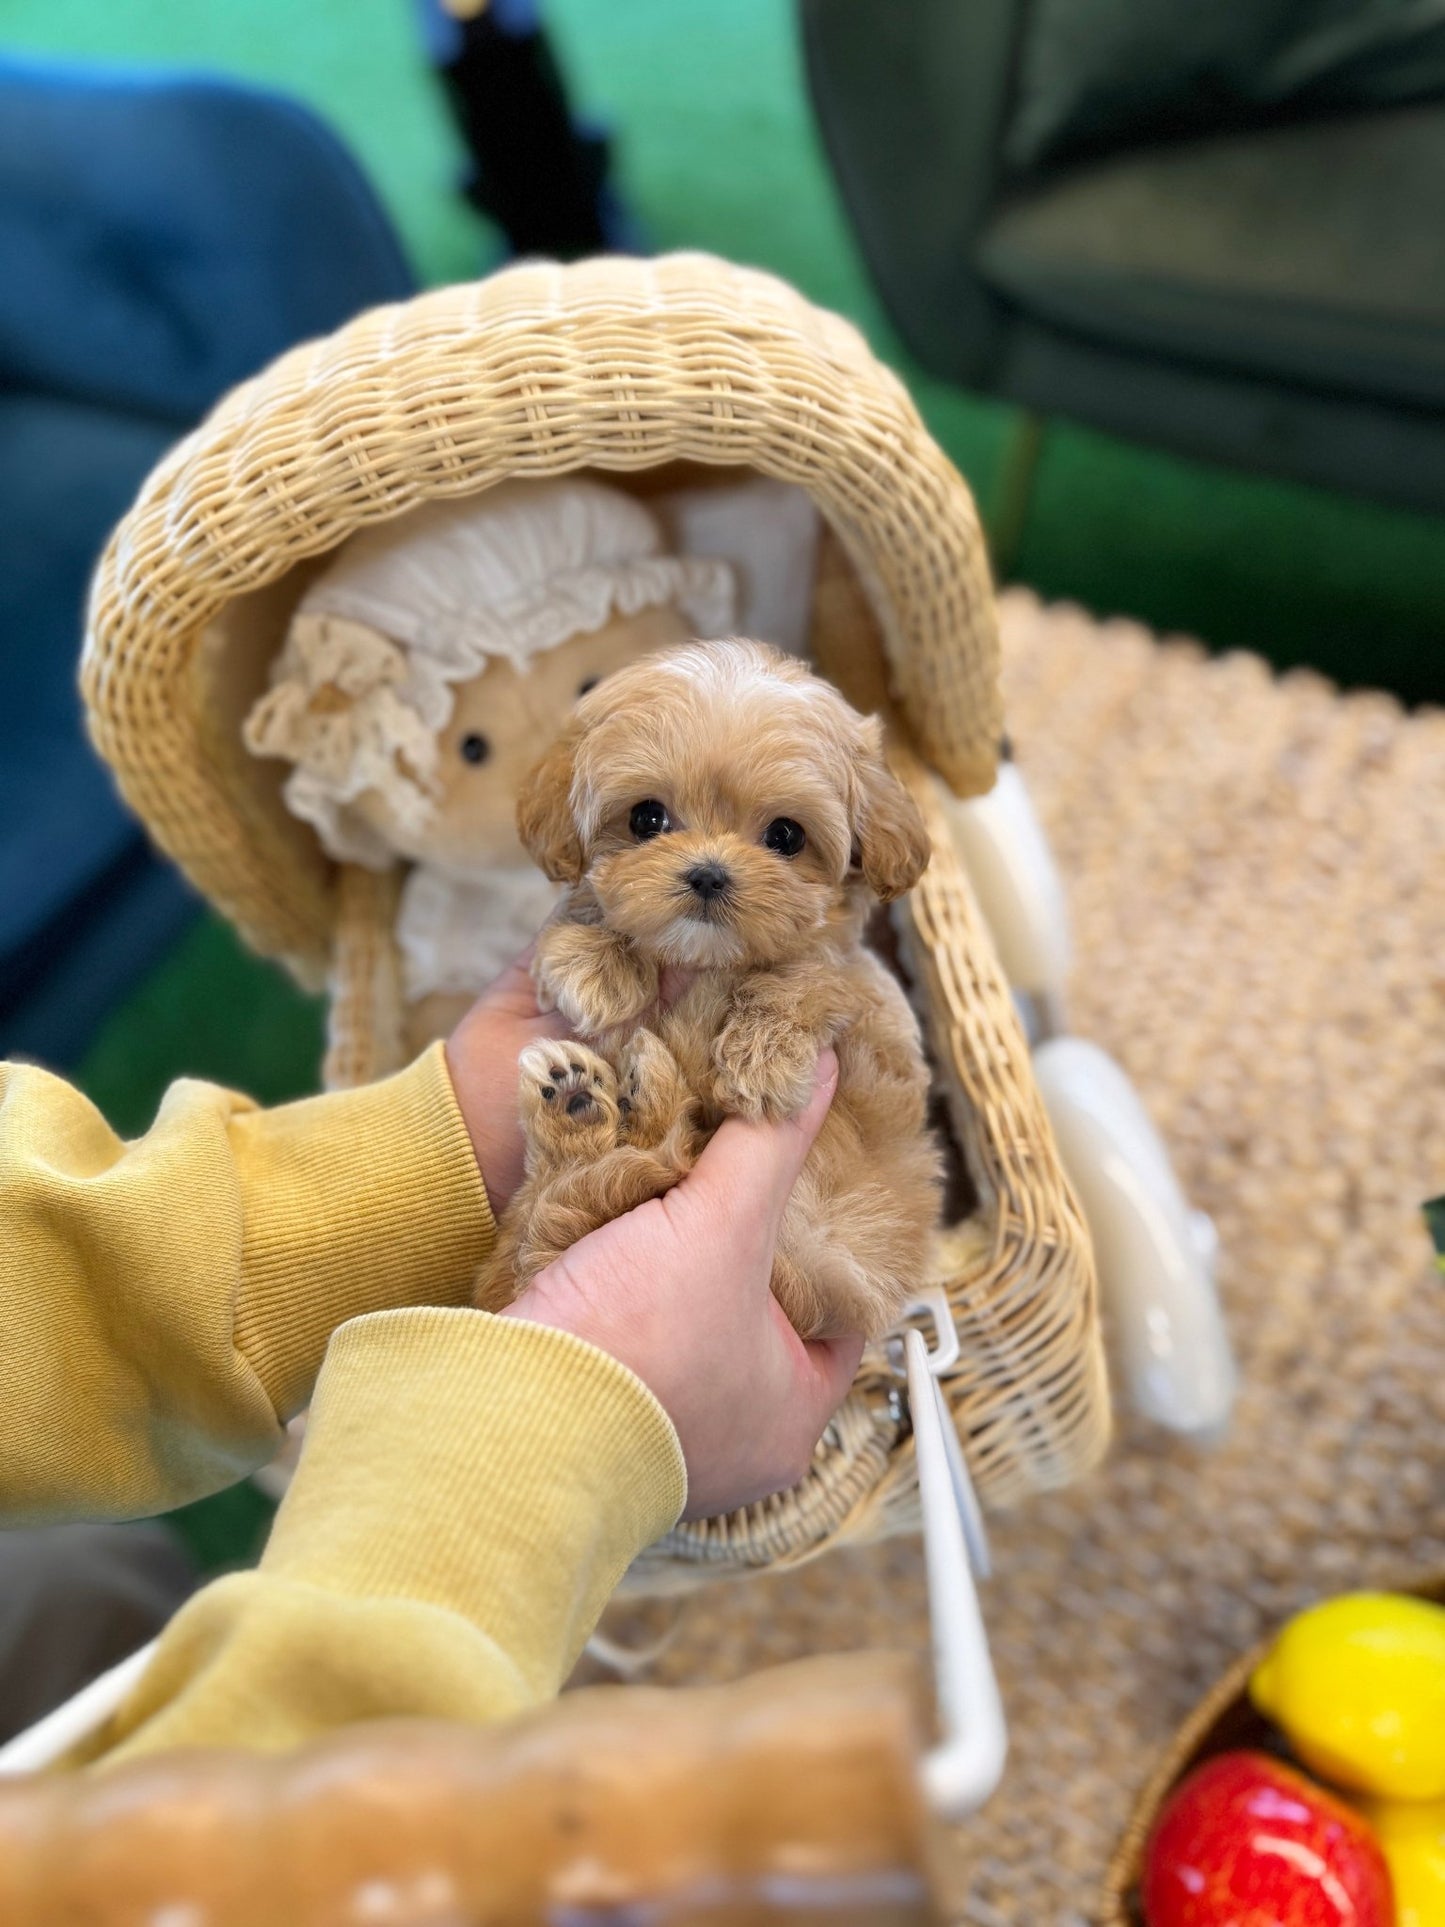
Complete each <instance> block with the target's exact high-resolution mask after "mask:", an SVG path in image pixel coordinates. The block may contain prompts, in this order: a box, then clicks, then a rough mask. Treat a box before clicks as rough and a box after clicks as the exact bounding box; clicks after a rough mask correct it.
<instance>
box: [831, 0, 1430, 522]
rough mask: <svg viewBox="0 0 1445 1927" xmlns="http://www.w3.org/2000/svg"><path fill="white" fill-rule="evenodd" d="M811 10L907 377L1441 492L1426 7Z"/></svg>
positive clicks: (1402, 499)
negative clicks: (918, 374) (924, 376)
mask: <svg viewBox="0 0 1445 1927" xmlns="http://www.w3.org/2000/svg"><path fill="white" fill-rule="evenodd" d="M800 7H801V18H802V26H803V41H804V48H805V58H806V63H807V70H808V75H809V82H810V86H811V90H812V96H813V101H814V104H815V108H816V112H817V116H818V120H819V122H820V124H821V128H822V132H823V137H824V140H825V143H826V145H827V148H828V151H829V154H830V156H831V159H832V163H833V167H834V170H835V172H836V175H837V179H838V182H839V185H840V188H841V191H842V195H843V199H844V201H845V203H846V205H847V208H848V210H849V212H850V215H851V217H852V220H853V222H854V224H855V226H856V229H857V232H858V235H859V238H860V241H861V244H862V247H863V251H864V254H865V256H866V257H867V260H868V263H869V265H870V268H871V270H872V273H873V275H874V277H875V279H876V281H877V284H878V287H879V289H880V292H881V294H882V296H883V299H884V302H885V304H886V306H887V308H888V310H889V312H890V314H891V316H892V318H893V320H894V322H895V324H896V325H897V327H898V329H899V330H900V332H901V334H902V335H903V337H904V339H905V340H906V342H907V343H908V345H909V347H910V348H911V349H912V350H913V352H914V353H915V354H916V355H917V357H918V358H919V360H920V361H921V362H922V363H923V364H924V365H925V367H927V368H928V369H930V370H931V371H933V372H935V373H937V374H939V375H942V376H945V377H947V378H950V379H952V380H955V381H958V382H960V383H964V384H967V385H968V386H969V387H972V388H974V389H977V390H980V391H983V392H987V393H991V394H995V395H998V396H1000V397H1003V398H1006V399H1008V400H1012V401H1015V402H1018V403H1022V404H1023V405H1024V407H1025V408H1026V409H1028V410H1030V411H1035V412H1036V413H1037V414H1038V415H1042V414H1058V415H1065V416H1071V417H1073V418H1074V419H1076V420H1078V421H1081V422H1085V423H1088V424H1091V425H1093V426H1095V427H1097V428H1101V429H1105V430H1108V431H1110V432H1112V433H1115V434H1118V435H1122V436H1125V437H1128V438H1130V439H1133V440H1136V441H1140V442H1147V443H1153V444H1155V445H1158V446H1162V447H1165V448H1168V449H1171V450H1174V451H1177V452H1179V453H1182V454H1186V455H1190V456H1198V457H1204V458H1206V459H1211V460H1216V461H1220V462H1225V463H1229V464H1232V465H1234V466H1237V467H1243V468H1249V469H1254V470H1258V471H1261V472H1264V473H1268V474H1274V475H1279V476H1284V477H1288V478H1292V479H1294V480H1298V481H1304V482H1311V483H1317V484H1322V485H1324V486H1326V487H1329V488H1335V489H1341V490H1347V491H1353V492H1356V493H1362V494H1366V495H1370V496H1374V497H1376V498H1378V499H1380V500H1383V501H1388V502H1391V503H1395V504H1398V505H1401V506H1404V507H1407V508H1413V509H1424V510H1429V511H1434V510H1439V509H1440V508H1441V507H1442V506H1445V0H800ZM1033 437H1034V440H1033V445H1034V446H1036V438H1037V430H1036V428H1035V429H1034V431H1033ZM1028 446H1029V444H1028V443H1027V441H1026V443H1025V460H1024V464H1023V466H1024V469H1025V470H1026V469H1027V451H1028ZM1014 479H1015V495H1016V498H1017V497H1018V495H1019V490H1020V489H1021V488H1022V489H1024V490H1026V486H1027V482H1026V476H1025V475H1024V474H1022V473H1018V472H1016V474H1015V478H1014ZM1005 540H1007V537H1005Z"/></svg>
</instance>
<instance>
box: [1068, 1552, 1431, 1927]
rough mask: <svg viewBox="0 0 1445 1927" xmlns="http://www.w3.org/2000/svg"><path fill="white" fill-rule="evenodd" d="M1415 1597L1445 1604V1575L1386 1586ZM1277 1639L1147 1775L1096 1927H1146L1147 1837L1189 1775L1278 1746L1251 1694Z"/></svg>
mask: <svg viewBox="0 0 1445 1927" xmlns="http://www.w3.org/2000/svg"><path fill="white" fill-rule="evenodd" d="M1386 1590H1389V1591H1394V1592H1405V1593H1413V1594H1414V1595H1415V1596H1416V1597H1417V1598H1420V1599H1429V1600H1432V1601H1433V1602H1434V1603H1435V1604H1436V1605H1445V1573H1439V1574H1435V1575H1433V1576H1431V1577H1430V1578H1428V1579H1420V1578H1419V1577H1416V1578H1415V1579H1414V1580H1413V1581H1409V1582H1405V1583H1402V1584H1400V1585H1397V1586H1393V1587H1389V1588H1386ZM1274 1638H1275V1635H1273V1634H1271V1635H1270V1637H1269V1638H1268V1639H1264V1640H1261V1641H1260V1643H1259V1644H1258V1645H1257V1646H1255V1647H1254V1648H1253V1649H1252V1650H1251V1651H1249V1652H1248V1653H1245V1654H1244V1655H1243V1656H1242V1657H1241V1658H1239V1659H1237V1660H1236V1661H1235V1662H1234V1664H1233V1665H1232V1666H1231V1667H1230V1668H1229V1670H1228V1672H1227V1673H1225V1674H1224V1676H1223V1677H1222V1678H1221V1679H1220V1680H1219V1681H1218V1682H1217V1683H1216V1684H1215V1685H1214V1686H1213V1687H1211V1688H1210V1690H1209V1692H1207V1693H1206V1694H1205V1696H1204V1698H1203V1699H1202V1700H1201V1701H1200V1702H1199V1704H1198V1705H1197V1706H1196V1707H1195V1708H1194V1711H1193V1712H1192V1713H1191V1714H1190V1715H1189V1717H1188V1718H1187V1719H1186V1720H1185V1721H1184V1722H1183V1724H1182V1725H1181V1726H1180V1728H1179V1730H1178V1732H1177V1733H1176V1734H1175V1735H1174V1738H1173V1739H1172V1740H1171V1741H1170V1743H1169V1745H1168V1746H1167V1747H1166V1748H1165V1750H1164V1752H1163V1754H1162V1755H1161V1756H1160V1759H1159V1763H1158V1765H1157V1766H1156V1767H1155V1769H1154V1771H1153V1772H1152V1773H1151V1774H1150V1775H1149V1778H1148V1780H1147V1781H1146V1783H1145V1785H1144V1788H1143V1791H1142V1792H1141V1793H1140V1795H1139V1797H1138V1799H1137V1800H1136V1801H1135V1803H1134V1810H1133V1812H1132V1813H1131V1814H1130V1816H1129V1824H1128V1826H1127V1827H1126V1828H1125V1829H1124V1837H1123V1839H1122V1840H1121V1841H1120V1843H1119V1847H1118V1850H1117V1852H1116V1853H1115V1855H1114V1858H1113V1860H1112V1861H1111V1862H1110V1865H1109V1871H1108V1873H1107V1875H1106V1876H1105V1880H1104V1888H1103V1892H1102V1894H1101V1896H1100V1900H1099V1904H1098V1907H1097V1908H1096V1909H1095V1916H1094V1917H1095V1920H1096V1921H1097V1923H1098V1927H1144V1914H1143V1911H1142V1909H1141V1907H1140V1904H1139V1887H1140V1882H1141V1879H1142V1877H1143V1871H1144V1853H1145V1849H1146V1848H1147V1846H1148V1844H1149V1836H1150V1835H1151V1834H1152V1833H1153V1831H1154V1826H1155V1823H1156V1821H1157V1820H1158V1818H1159V1815H1160V1813H1161V1811H1162V1810H1163V1807H1164V1803H1165V1801H1166V1800H1167V1799H1168V1798H1169V1795H1170V1794H1171V1793H1172V1792H1173V1791H1174V1789H1175V1787H1176V1786H1178V1784H1179V1782H1180V1781H1181V1780H1182V1779H1183V1778H1184V1776H1185V1775H1186V1774H1187V1773H1190V1772H1192V1771H1193V1769H1194V1768H1195V1767H1196V1766H1201V1765H1203V1763H1204V1762H1205V1761H1206V1760H1209V1759H1212V1758H1213V1757H1214V1755H1215V1754H1217V1753H1226V1752H1230V1751H1232V1750H1233V1749H1235V1748H1236V1747H1245V1748H1264V1749H1265V1750H1270V1749H1272V1748H1273V1747H1274V1746H1276V1745H1277V1744H1278V1732H1277V1729H1276V1728H1275V1727H1274V1726H1273V1725H1272V1724H1271V1722H1270V1721H1269V1720H1268V1719H1266V1717H1265V1715H1264V1714H1263V1713H1261V1712H1259V1711H1258V1710H1257V1709H1256V1707H1255V1706H1254V1703H1253V1702H1252V1700H1251V1699H1250V1696H1249V1682H1250V1679H1251V1677H1252V1676H1253V1674H1254V1671H1255V1669H1256V1667H1258V1666H1259V1664H1260V1662H1261V1661H1262V1660H1263V1659H1264V1657H1265V1655H1266V1654H1267V1653H1268V1652H1269V1650H1270V1648H1271V1646H1272V1645H1273V1644H1274Z"/></svg>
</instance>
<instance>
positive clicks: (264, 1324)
mask: <svg viewBox="0 0 1445 1927" xmlns="http://www.w3.org/2000/svg"><path fill="white" fill-rule="evenodd" d="M230 1128H231V1133H232V1141H233V1144H234V1146H235V1156H236V1168H237V1170H238V1172H239V1173H240V1179H241V1192H242V1239H243V1243H242V1257H241V1291H240V1297H239V1300H238V1303H237V1306H236V1324H235V1330H236V1345H237V1349H238V1350H239V1351H240V1352H241V1354H242V1356H243V1357H244V1358H245V1359H246V1360H247V1362H248V1363H249V1364H250V1366H251V1367H252V1369H253V1370H254V1371H255V1373H256V1375H257V1377H258V1378H259V1379H260V1381H261V1383H262V1385H263V1386H264V1387H265V1389H266V1391H267V1393H268V1394H269V1396H270V1398H271V1400H272V1403H273V1404H274V1405H275V1407H276V1410H277V1411H278V1413H279V1414H280V1415H281V1417H282V1418H283V1419H284V1418H288V1417H290V1415H291V1414H292V1413H293V1412H296V1411H298V1410H299V1409H300V1408H301V1406H302V1405H304V1404H305V1402H306V1400H307V1398H308V1397H309V1396H310V1394H311V1387H312V1385H313V1383H314V1381H315V1378H316V1374H317V1372H318V1371H319V1369H320V1366H321V1360H322V1358H323V1356H324V1355H325V1351H326V1346H327V1343H328V1341H329V1339H330V1337H331V1334H332V1332H333V1331H334V1330H335V1329H336V1327H337V1326H338V1325H341V1324H344V1323H345V1322H346V1321H347V1320H348V1319H351V1318H356V1317H360V1316H362V1315H363V1314H365V1313H367V1312H372V1311H379V1310H382V1309H384V1308H387V1307H391V1306H403V1305H423V1304H432V1305H436V1304H441V1305H460V1304H464V1303H465V1302H466V1300H467V1299H468V1298H469V1297H470V1295H471V1287H472V1282H473V1279H474V1276H475V1274H476V1270H477V1267H478V1266H479V1265H480V1264H481V1262H482V1260H483V1259H484V1258H485V1257H486V1255H487V1253H488V1252H489V1251H490V1250H491V1246H492V1240H493V1237H494V1236H495V1226H494V1224H493V1220H492V1213H491V1207H490V1206H489V1204H488V1202H487V1194H486V1189H485V1187H484V1186H483V1184H482V1180H481V1174H480V1173H479V1172H478V1170H477V1161H476V1155H475V1153H474V1152H473V1150H472V1145H471V1139H470V1138H469V1136H468V1135H467V1127H466V1124H465V1123H464V1121H463V1119H462V1115H461V1112H460V1110H459V1109H458V1108H457V1101H456V1097H455V1096H454V1094H453V1091H452V1086H451V1080H450V1078H449V1077H448V1075H447V1068H446V1060H445V1057H444V1055H443V1049H442V1046H441V1045H440V1044H434V1045H433V1046H432V1047H431V1049H430V1050H428V1051H426V1052H424V1053H423V1054H422V1056H420V1057H419V1058H418V1059H417V1060H416V1062H415V1063H414V1064H412V1065H411V1066H410V1067H409V1068H408V1069H406V1070H404V1071H401V1072H399V1073H398V1074H397V1075H396V1076H395V1077H389V1078H385V1079H383V1080H382V1081H381V1082H380V1083H377V1084H369V1085H366V1086H364V1087H363V1088H361V1089H360V1090H354V1091H335V1092H331V1093H329V1094H328V1095H326V1096H324V1097H313V1098H307V1099H305V1100H303V1101H302V1102H301V1103H299V1104H287V1105H283V1106H281V1107H280V1108H279V1109H277V1110H273V1111H254V1112H248V1113H246V1114H245V1115H243V1116H240V1117H237V1118H235V1119H234V1120H233V1121H232V1124H231V1127H230Z"/></svg>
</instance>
